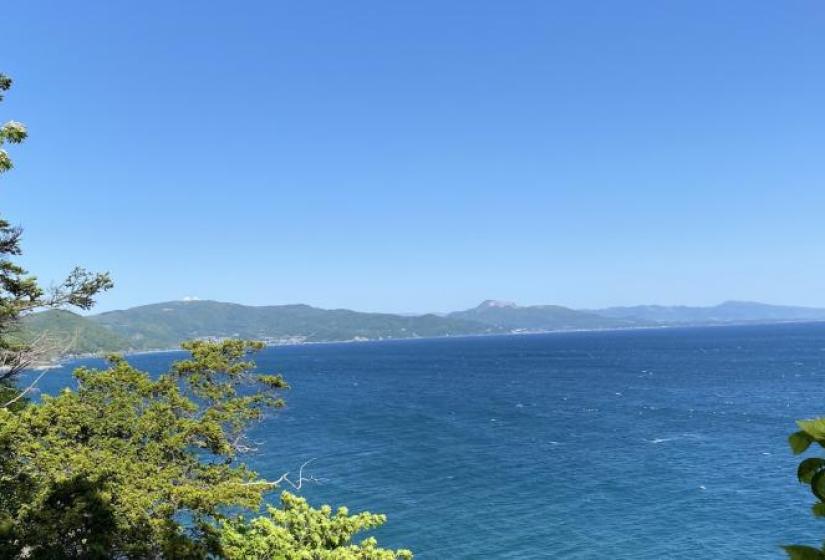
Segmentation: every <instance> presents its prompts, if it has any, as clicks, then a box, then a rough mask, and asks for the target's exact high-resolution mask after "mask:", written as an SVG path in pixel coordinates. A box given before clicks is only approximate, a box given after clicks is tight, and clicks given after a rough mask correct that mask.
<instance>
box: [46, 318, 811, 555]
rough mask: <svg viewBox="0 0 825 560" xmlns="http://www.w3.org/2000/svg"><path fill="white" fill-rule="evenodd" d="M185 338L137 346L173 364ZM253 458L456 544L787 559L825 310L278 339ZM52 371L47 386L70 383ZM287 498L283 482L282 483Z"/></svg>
mask: <svg viewBox="0 0 825 560" xmlns="http://www.w3.org/2000/svg"><path fill="white" fill-rule="evenodd" d="M180 356H181V354H180V353H158V354H143V355H135V356H132V357H130V358H129V359H130V361H131V362H132V363H134V364H135V365H136V366H138V367H140V368H142V369H145V370H147V371H150V372H159V371H163V370H164V369H165V368H166V367H167V366H168V364H169V363H170V362H171V361H172V360H174V359H176V358H178V357H180ZM256 360H257V362H258V364H259V367H260V369H261V370H265V371H271V372H278V373H282V374H283V375H284V376H285V377H286V378H287V380H288V381H289V383H290V384H291V385H292V389H290V390H289V391H287V392H286V394H285V397H286V400H287V407H286V408H285V409H284V410H283V411H282V412H280V413H278V414H276V415H274V416H273V417H271V418H267V419H266V420H265V421H264V422H263V423H261V424H259V425H256V426H255V428H254V430H253V433H252V437H251V439H252V440H253V441H255V442H256V443H257V444H258V446H259V450H258V452H256V453H253V454H251V455H249V456H248V457H247V462H248V463H250V464H251V465H252V466H253V467H254V468H256V469H257V470H258V471H259V472H260V473H262V475H264V476H267V477H277V476H279V475H280V474H281V473H283V472H285V471H289V470H292V471H294V470H295V469H297V467H298V466H299V465H300V464H302V463H303V462H305V461H307V460H309V459H314V461H313V462H312V463H311V464H310V465H309V467H308V468H307V472H308V473H309V474H311V475H313V476H315V477H317V478H321V479H323V483H321V484H309V485H305V486H304V487H303V489H302V491H301V494H303V495H305V496H306V497H307V498H308V499H310V501H311V502H312V503H313V504H315V505H320V504H321V503H330V504H332V505H334V506H335V505H339V504H345V505H347V506H348V507H349V508H350V510H351V511H359V510H363V509H369V510H370V511H373V512H381V513H385V514H387V516H388V518H389V520H388V523H387V525H386V526H385V527H383V528H382V529H380V530H378V531H377V532H376V536H377V538H378V539H379V542H380V543H381V544H382V545H383V546H386V547H393V548H397V547H405V548H410V549H412V550H413V552H415V554H416V558H417V559H419V560H442V559H447V558H449V559H470V558H485V559H487V558H490V559H531V558H564V559H566V560H575V559H601V558H611V559H613V560H616V559H635V560H644V559H657V560H660V559H662V558H669V559H690V560H701V559H708V560H710V559H713V560H718V559H719V558H748V559H750V560H754V559H778V558H783V557H784V555H783V553H782V551H781V550H780V549H779V545H780V544H786V543H804V544H813V545H816V544H819V543H820V542H821V541H822V540H823V538H825V523H823V522H818V521H816V520H814V519H813V518H812V516H811V514H810V506H811V504H812V503H813V497H812V496H811V495H810V494H809V493H808V492H807V491H806V489H805V488H804V487H803V486H801V485H800V484H798V483H797V482H796V465H797V463H798V458H795V457H794V456H793V455H792V454H791V452H790V450H789V449H788V445H787V436H788V434H790V433H791V432H792V431H794V429H795V425H794V420H796V419H798V418H806V417H811V416H816V415H819V414H825V324H784V325H772V326H738V327H713V328H678V329H660V330H635V331H611V332H577V333H554V334H540V335H519V336H490V337H469V338H445V339H428V340H423V339H422V340H408V341H385V342H365V343H351V344H317V345H304V346H285V347H272V348H268V349H266V350H265V351H264V352H262V353H261V354H259V355H258V356H257V358H256ZM78 363H84V364H95V363H99V362H98V361H96V360H82V361H80V362H76V363H73V364H68V365H67V366H66V367H63V368H60V369H56V370H53V371H52V372H50V373H49V374H48V375H47V376H46V377H45V379H44V385H43V387H44V390H45V391H55V390H57V389H58V388H59V387H61V386H65V385H66V384H68V383H70V377H69V373H70V371H71V368H72V367H74V366H76V365H77V364H78ZM273 498H276V499H277V493H275V494H274V495H273Z"/></svg>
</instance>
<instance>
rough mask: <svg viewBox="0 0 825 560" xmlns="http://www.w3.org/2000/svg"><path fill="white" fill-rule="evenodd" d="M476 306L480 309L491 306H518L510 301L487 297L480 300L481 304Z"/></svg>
mask: <svg viewBox="0 0 825 560" xmlns="http://www.w3.org/2000/svg"><path fill="white" fill-rule="evenodd" d="M478 307H479V308H481V309H485V308H487V309H489V308H491V307H495V308H499V307H511V308H512V307H518V306H517V305H516V304H515V303H513V302H512V301H500V300H495V299H487V300H484V301H482V302H481V304H480V305H479V306H478Z"/></svg>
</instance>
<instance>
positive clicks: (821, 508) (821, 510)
mask: <svg viewBox="0 0 825 560" xmlns="http://www.w3.org/2000/svg"><path fill="white" fill-rule="evenodd" d="M811 510H812V511H813V513H814V515H815V516H816V517H825V504H823V503H822V502H820V503H818V504H814V505H813V507H812V508H811Z"/></svg>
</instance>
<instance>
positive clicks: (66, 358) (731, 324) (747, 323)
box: [31, 320, 825, 370]
mask: <svg viewBox="0 0 825 560" xmlns="http://www.w3.org/2000/svg"><path fill="white" fill-rule="evenodd" d="M816 323H825V321H822V320H785V321H740V322H725V323H682V324H678V323H674V324H664V325H636V326H624V327H604V328H591V329H552V330H530V331H527V330H519V329H516V330H513V331H510V332H490V333H472V334H455V335H450V334H447V335H441V336H405V337H387V338H359V337H356V338H352V339H348V340H311V341H307V340H302V341H297V340H294V338H297V337H291V340H288V341H286V340H285V341H284V342H277V343H271V342H266V343H265V346H266V347H267V348H277V347H282V346H288V347H292V346H307V345H326V344H365V343H380V342H404V341H415V340H447V339H457V338H484V337H504V336H532V335H552V334H558V335H562V334H574V333H600V332H635V331H658V330H672V329H693V328H724V327H746V326H754V327H756V326H769V325H804V324H816ZM205 338H209V339H214V340H220V339H226V338H230V337H218V336H216V337H205ZM169 352H183V350H182V349H181V348H180V346H175V347H169V348H152V349H147V350H124V351H108V352H95V353H85V354H65V355H62V356H59V357H57V358H56V359H55V361H54V362H49V363H45V364H42V365H37V366H33V367H32V368H31V369H37V370H41V369H53V368H59V367H62V366H63V365H64V363H65V362H72V361H75V360H83V359H95V358H98V359H100V358H105V357H106V356H110V355H112V354H115V355H120V356H141V355H145V354H165V353H169Z"/></svg>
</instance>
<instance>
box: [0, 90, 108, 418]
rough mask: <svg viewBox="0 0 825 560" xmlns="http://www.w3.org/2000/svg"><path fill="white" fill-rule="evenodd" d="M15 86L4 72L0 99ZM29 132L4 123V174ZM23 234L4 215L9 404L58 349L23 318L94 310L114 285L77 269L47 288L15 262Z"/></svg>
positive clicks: (0, 318)
mask: <svg viewBox="0 0 825 560" xmlns="http://www.w3.org/2000/svg"><path fill="white" fill-rule="evenodd" d="M11 86H12V80H11V78H9V77H8V76H6V75H4V74H0V101H2V100H3V96H4V94H5V93H6V92H7V91H8V90H9V89H10V88H11ZM27 136H28V133H27V131H26V127H25V126H24V125H23V124H22V123H19V122H16V121H9V122H7V123H6V124H4V125H2V126H0V174H2V173H4V172H6V171H8V170H10V169H11V168H12V160H11V157H10V156H9V154H8V152H7V151H6V150H5V149H4V146H5V145H6V144H20V143H21V142H23V141H24V140H25V139H26V137H27ZM21 235H22V230H21V228H19V227H16V226H14V225H12V224H11V223H10V222H9V221H7V220H5V219H3V218H2V217H0V406H8V405H9V403H10V402H12V400H13V399H15V396H14V389H12V388H11V382H12V381H14V378H15V376H16V375H17V374H18V373H19V372H20V371H21V370H23V369H25V368H26V367H28V366H30V365H31V364H32V362H34V361H37V360H38V359H40V358H42V357H44V356H46V355H48V354H50V353H52V352H53V350H54V349H53V348H52V347H51V345H50V344H49V343H48V340H47V339H46V338H45V337H41V338H39V339H38V340H35V341H32V340H27V339H26V337H24V336H21V328H20V319H21V317H23V316H24V315H26V314H29V313H33V312H35V311H40V310H44V309H54V308H62V307H66V306H73V307H78V308H80V309H89V308H91V307H92V306H93V305H94V303H95V302H94V298H95V296H96V295H97V294H99V293H100V292H102V291H105V290H108V289H110V288H111V287H112V280H111V278H110V277H109V275H108V274H106V273H104V274H93V273H90V272H88V271H86V270H84V269H82V268H75V269H74V270H73V271H72V272H71V274H69V276H68V277H67V278H66V280H64V281H63V282H62V283H61V284H59V285H58V286H57V287H55V288H53V289H51V290H46V289H44V288H42V287H41V286H40V285H39V284H38V282H37V278H36V277H34V276H31V275H29V274H28V272H27V271H26V270H25V269H24V268H23V267H21V266H20V265H18V264H16V263H15V262H13V261H12V257H16V256H19V255H20V254H21V248H20V236H21ZM17 396H19V394H18V395H17ZM15 402H16V400H15Z"/></svg>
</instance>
